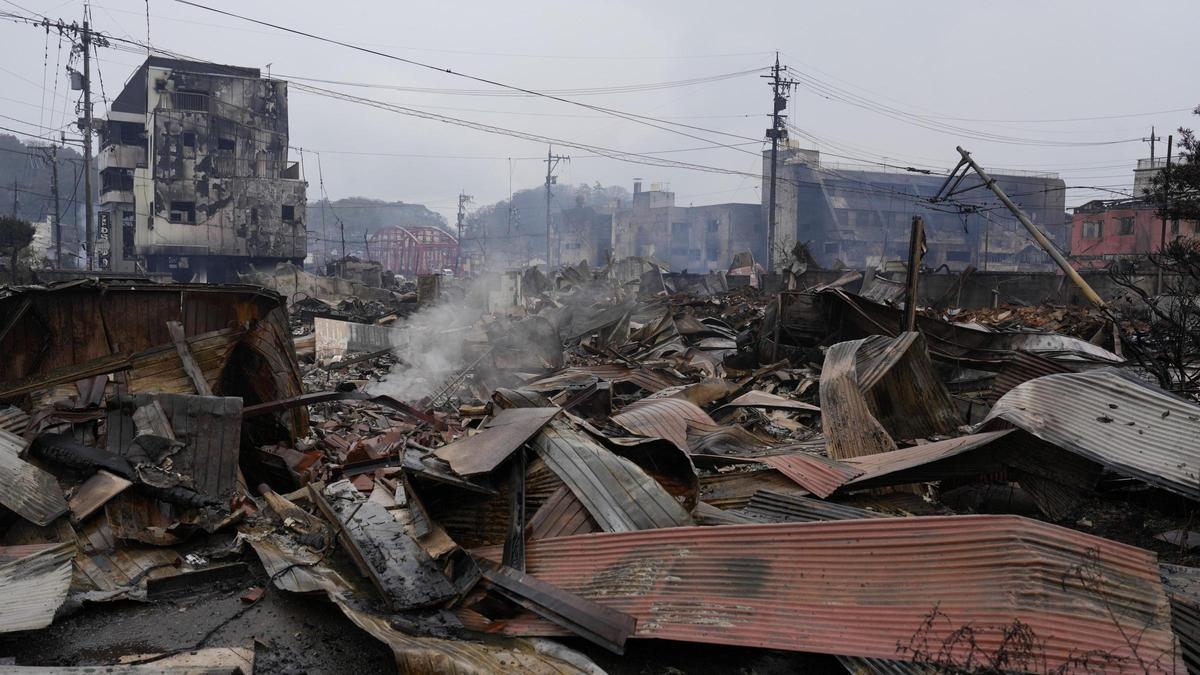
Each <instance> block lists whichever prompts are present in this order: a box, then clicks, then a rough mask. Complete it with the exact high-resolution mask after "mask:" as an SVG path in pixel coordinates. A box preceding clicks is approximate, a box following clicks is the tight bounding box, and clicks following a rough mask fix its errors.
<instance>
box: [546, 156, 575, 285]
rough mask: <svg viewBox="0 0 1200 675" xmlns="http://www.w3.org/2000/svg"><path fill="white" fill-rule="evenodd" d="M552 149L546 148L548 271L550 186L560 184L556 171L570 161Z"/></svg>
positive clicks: (547, 263) (547, 255) (547, 268)
mask: <svg viewBox="0 0 1200 675" xmlns="http://www.w3.org/2000/svg"><path fill="white" fill-rule="evenodd" d="M551 151H552V148H550V147H547V148H546V271H547V272H549V271H550V186H551V185H554V184H555V183H557V182H558V178H557V176H555V175H554V169H555V167H557V166H558V163H559V162H560V161H570V159H571V158H570V157H567V156H565V155H554V154H551Z"/></svg>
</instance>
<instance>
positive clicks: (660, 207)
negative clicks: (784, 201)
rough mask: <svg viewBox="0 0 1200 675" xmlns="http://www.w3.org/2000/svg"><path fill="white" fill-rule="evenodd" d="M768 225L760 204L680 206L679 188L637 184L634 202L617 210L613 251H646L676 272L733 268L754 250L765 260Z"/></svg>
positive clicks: (621, 254)
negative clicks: (743, 253) (743, 254)
mask: <svg viewBox="0 0 1200 675" xmlns="http://www.w3.org/2000/svg"><path fill="white" fill-rule="evenodd" d="M766 239H767V238H766V225H765V224H764V220H763V209H762V207H761V206H760V205H758V204H709V205H705V206H676V205H675V193H674V192H671V191H669V190H665V189H661V188H660V187H659V186H655V185H651V189H650V190H642V184H641V183H640V182H635V183H634V184H633V205H632V207H631V208H628V209H619V210H618V211H617V212H616V213H615V214H614V215H613V225H612V250H613V255H614V256H616V257H617V258H623V257H627V256H643V257H650V258H655V259H657V260H659V261H661V262H664V263H667V264H668V265H670V267H671V269H672V270H674V271H682V270H687V271H689V272H710V271H714V270H724V269H727V268H728V267H729V263H730V262H731V261H732V260H733V256H734V255H735V254H737V253H739V252H741V251H747V250H748V251H751V252H753V253H754V257H755V258H756V259H758V260H763V259H765V254H766Z"/></svg>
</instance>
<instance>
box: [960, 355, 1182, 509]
mask: <svg viewBox="0 0 1200 675" xmlns="http://www.w3.org/2000/svg"><path fill="white" fill-rule="evenodd" d="M1001 421H1003V422H1008V423H1010V424H1012V425H1015V426H1017V427H1020V428H1021V429H1024V430H1025V431H1027V432H1029V433H1031V434H1033V435H1034V436H1037V437H1038V438H1041V439H1042V440H1044V441H1046V442H1048V443H1051V444H1053V445H1056V446H1058V447H1060V448H1063V449H1065V450H1068V451H1070V452H1073V453H1077V454H1079V455H1082V456H1084V457H1086V458H1088V459H1090V460H1092V461H1095V462H1099V463H1100V464H1103V465H1104V466H1107V467H1109V468H1111V469H1113V470H1114V471H1117V472H1119V473H1123V474H1126V475H1128V476H1132V477H1134V478H1137V479H1138V480H1142V481H1145V482H1147V483H1149V484H1151V485H1154V486H1156V487H1160V488H1163V489H1165V490H1169V491H1171V492H1175V493H1176V494H1180V495H1183V496H1184V497H1187V498H1189V499H1193V500H1200V441H1198V440H1197V439H1200V406H1197V405H1195V404H1194V403H1190V402H1188V401H1185V400H1183V399H1181V398H1178V397H1176V396H1173V395H1171V394H1168V393H1166V392H1165V391H1163V390H1161V389H1158V388H1156V387H1152V386H1149V385H1146V384H1143V383H1141V382H1139V381H1137V380H1134V379H1132V378H1131V377H1129V376H1127V375H1125V374H1123V373H1121V372H1120V371H1118V370H1115V369H1111V368H1104V369H1100V370H1092V371H1089V372H1085V373H1063V374H1060V375H1047V376H1045V377H1039V378H1037V379H1036V380H1030V381H1028V382H1025V383H1024V384H1021V385H1018V386H1017V387H1014V388H1013V389H1012V390H1011V391H1009V392H1008V393H1007V394H1005V395H1004V396H1003V397H1001V399H1000V400H999V401H997V402H996V405H995V406H994V407H993V408H992V412H991V413H990V414H989V415H988V416H987V419H985V420H984V421H983V425H982V427H983V428H995V427H996V426H997V425H998V424H1000V425H1001V426H1002V422H1001Z"/></svg>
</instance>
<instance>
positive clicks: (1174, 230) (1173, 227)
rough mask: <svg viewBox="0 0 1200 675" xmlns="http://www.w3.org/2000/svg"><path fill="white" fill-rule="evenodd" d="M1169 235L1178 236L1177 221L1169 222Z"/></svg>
mask: <svg viewBox="0 0 1200 675" xmlns="http://www.w3.org/2000/svg"><path fill="white" fill-rule="evenodd" d="M1171 234H1174V235H1178V234H1179V221H1178V220H1172V221H1171Z"/></svg>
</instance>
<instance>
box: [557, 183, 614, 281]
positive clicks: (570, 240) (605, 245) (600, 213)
mask: <svg viewBox="0 0 1200 675" xmlns="http://www.w3.org/2000/svg"><path fill="white" fill-rule="evenodd" d="M615 211H616V208H615V207H608V206H600V207H596V206H587V205H586V204H584V198H583V195H576V196H575V208H572V209H566V210H564V211H563V213H562V226H561V227H559V228H558V231H557V232H555V235H556V237H555V239H556V241H554V242H553V243H552V248H555V249H557V251H558V253H557V255H556V256H555V258H556V262H558V263H559V264H561V265H575V264H578V263H580V262H584V261H586V262H587V263H588V264H589V265H595V266H601V265H604V264H606V263H607V262H608V257H609V254H610V253H611V252H612V232H613V213H614V212H615Z"/></svg>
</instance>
